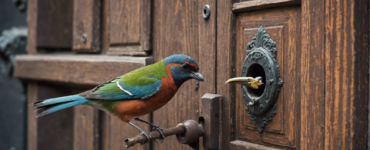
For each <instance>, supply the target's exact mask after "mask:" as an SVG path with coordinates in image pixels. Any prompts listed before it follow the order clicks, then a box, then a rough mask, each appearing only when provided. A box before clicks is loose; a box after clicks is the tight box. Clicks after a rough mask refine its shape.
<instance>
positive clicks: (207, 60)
mask: <svg viewBox="0 0 370 150" xmlns="http://www.w3.org/2000/svg"><path fill="white" fill-rule="evenodd" d="M206 4H208V5H209V7H210V10H211V13H210V16H209V18H208V19H207V20H206V19H204V18H203V17H201V16H200V15H199V16H197V17H198V19H199V58H201V59H199V60H198V65H199V68H200V73H201V74H202V75H203V76H204V82H200V83H199V94H201V95H199V96H200V97H203V95H202V94H205V93H216V66H217V60H216V56H217V53H216V38H217V37H216V30H217V28H216V16H217V9H216V4H217V1H216V0H204V1H199V4H198V12H199V14H200V12H202V11H203V6H204V5H206ZM198 103H199V111H200V112H201V113H202V112H203V110H202V100H201V98H199V102H198ZM212 132H217V134H218V133H219V131H212ZM199 143H203V138H201V139H200V141H199ZM216 143H219V142H216ZM200 145H202V144H200ZM216 147H218V146H216ZM203 149H205V148H204V147H203V146H199V150H203Z"/></svg>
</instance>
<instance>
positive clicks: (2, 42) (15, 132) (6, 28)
mask: <svg viewBox="0 0 370 150" xmlns="http://www.w3.org/2000/svg"><path fill="white" fill-rule="evenodd" d="M26 9H27V1H26V0H1V2H0V33H1V35H0V83H1V84H0V101H1V105H0V150H22V149H26V134H27V132H26V131H27V130H26V129H27V128H26V127H27V124H26V123H27V122H26V121H27V117H26V109H27V108H26V107H27V104H26V95H25V94H26V90H25V87H26V86H25V85H24V83H22V82H21V81H20V80H19V79H16V78H14V77H13V70H14V56H15V55H16V54H25V53H26V44H27V14H26V12H27V11H26Z"/></svg>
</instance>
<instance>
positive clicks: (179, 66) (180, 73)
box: [164, 55, 204, 87]
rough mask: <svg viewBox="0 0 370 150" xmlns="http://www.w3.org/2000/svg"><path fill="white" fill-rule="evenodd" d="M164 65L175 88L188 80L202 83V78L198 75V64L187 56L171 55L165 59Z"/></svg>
mask: <svg viewBox="0 0 370 150" xmlns="http://www.w3.org/2000/svg"><path fill="white" fill-rule="evenodd" d="M164 63H165V65H166V69H169V70H168V71H169V72H170V73H171V76H172V78H173V80H174V82H175V84H176V86H177V87H180V86H181V85H182V84H183V83H184V82H185V81H187V80H189V79H195V80H198V81H204V79H203V76H202V75H201V74H200V73H199V66H198V63H197V62H196V61H195V60H194V59H193V58H191V57H189V56H186V55H172V56H169V57H167V58H165V59H164Z"/></svg>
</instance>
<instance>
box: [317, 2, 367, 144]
mask: <svg viewBox="0 0 370 150" xmlns="http://www.w3.org/2000/svg"><path fill="white" fill-rule="evenodd" d="M368 19H369V1H366V0H358V1H343V0H326V1H325V29H326V31H325V35H326V36H325V70H326V71H325V149H328V150H329V149H332V150H336V149H348V150H349V149H353V150H355V149H366V147H367V146H366V143H367V140H366V138H365V137H366V135H367V134H366V132H367V131H368V128H367V123H368V119H367V116H366V112H367V107H368V101H367V100H369V92H368V91H369V76H368V71H369V70H368V69H369V47H368V44H369V41H368V40H369V20H368ZM357 31H360V32H357ZM320 85H321V84H320ZM321 86H322V85H321Z"/></svg>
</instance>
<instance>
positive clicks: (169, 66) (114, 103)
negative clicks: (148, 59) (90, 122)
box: [31, 54, 204, 144]
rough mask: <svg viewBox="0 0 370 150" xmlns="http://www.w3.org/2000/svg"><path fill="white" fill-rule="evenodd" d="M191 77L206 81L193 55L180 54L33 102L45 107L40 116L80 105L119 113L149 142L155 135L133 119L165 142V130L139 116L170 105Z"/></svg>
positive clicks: (42, 108)
mask: <svg viewBox="0 0 370 150" xmlns="http://www.w3.org/2000/svg"><path fill="white" fill-rule="evenodd" d="M190 79H195V80H198V81H202V82H204V79H203V76H202V74H200V72H199V66H198V64H197V62H196V61H195V60H194V59H193V58H191V57H189V56H186V55H181V54H176V55H171V56H169V57H166V58H164V59H163V60H160V61H158V62H157V63H154V64H151V65H148V66H145V67H142V68H139V69H136V70H133V71H131V72H129V73H126V74H124V75H122V76H120V77H117V78H114V79H112V80H110V81H107V82H105V83H102V84H100V85H98V86H96V87H94V88H93V89H91V90H88V91H85V92H82V93H80V94H76V95H70V96H64V97H57V98H51V99H46V100H41V101H37V102H35V103H33V104H31V105H32V106H34V107H36V108H37V110H42V111H41V112H40V113H39V114H38V115H37V116H36V117H37V118H38V117H41V116H44V115H47V114H50V113H53V112H56V111H59V110H62V109H65V108H69V107H73V106H76V105H89V106H92V107H95V108H97V109H100V110H104V111H106V112H108V113H111V114H113V115H115V116H117V117H118V118H119V119H121V120H122V121H123V122H126V123H128V124H130V125H131V126H133V127H135V128H136V129H137V130H139V132H140V134H139V135H138V136H140V135H144V136H146V138H147V141H149V140H150V138H151V137H150V136H149V133H147V132H145V131H144V130H142V129H141V128H139V127H138V126H136V125H135V124H133V123H132V122H131V121H130V120H131V119H132V118H135V120H138V121H141V122H144V123H147V124H149V125H151V126H152V127H153V128H154V130H157V131H158V132H160V134H161V135H162V138H163V139H162V141H161V142H157V141H155V142H157V143H162V142H163V140H164V135H163V132H162V129H161V128H160V127H159V126H157V125H155V124H153V123H150V122H147V121H144V120H141V119H139V118H137V117H139V116H142V115H145V114H148V113H151V112H153V111H155V110H157V109H159V108H161V107H162V106H164V105H165V104H167V103H168V102H169V101H170V100H171V99H172V97H173V96H174V95H175V94H176V92H177V91H178V89H179V88H180V86H181V85H182V84H183V83H184V82H186V81H187V80H190ZM147 141H146V142H147ZM146 142H144V143H142V144H145V143H146Z"/></svg>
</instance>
